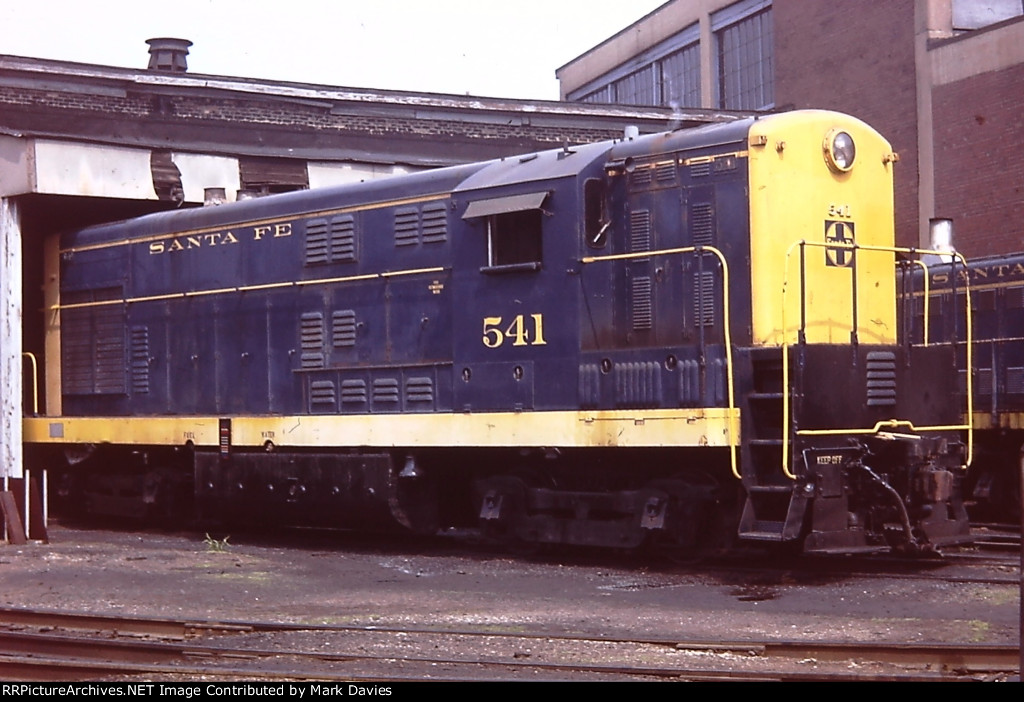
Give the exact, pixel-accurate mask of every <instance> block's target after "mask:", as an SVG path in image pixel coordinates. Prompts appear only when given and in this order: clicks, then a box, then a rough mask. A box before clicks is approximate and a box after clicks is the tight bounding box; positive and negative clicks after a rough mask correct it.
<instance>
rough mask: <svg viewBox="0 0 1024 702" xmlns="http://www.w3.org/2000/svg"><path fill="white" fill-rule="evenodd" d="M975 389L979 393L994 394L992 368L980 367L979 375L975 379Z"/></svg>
mask: <svg viewBox="0 0 1024 702" xmlns="http://www.w3.org/2000/svg"><path fill="white" fill-rule="evenodd" d="M974 382H975V385H974V389H975V391H976V392H977V393H978V394H979V395H991V394H992V369H991V368H979V369H978V377H977V379H976V380H975V381H974Z"/></svg>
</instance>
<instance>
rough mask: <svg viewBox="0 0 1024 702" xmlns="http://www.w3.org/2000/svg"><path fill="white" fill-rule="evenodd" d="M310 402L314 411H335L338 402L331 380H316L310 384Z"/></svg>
mask: <svg viewBox="0 0 1024 702" xmlns="http://www.w3.org/2000/svg"><path fill="white" fill-rule="evenodd" d="M309 402H310V405H312V408H313V410H314V411H321V412H324V411H329V410H333V409H334V408H335V406H336V405H337V402H338V397H337V393H336V392H335V390H334V382H333V381H330V380H314V381H313V382H312V383H310V384H309Z"/></svg>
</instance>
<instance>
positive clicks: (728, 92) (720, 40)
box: [568, 0, 775, 110]
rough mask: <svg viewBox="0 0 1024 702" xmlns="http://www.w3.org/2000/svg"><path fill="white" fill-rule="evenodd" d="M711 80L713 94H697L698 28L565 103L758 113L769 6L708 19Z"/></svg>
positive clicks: (768, 68)
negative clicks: (749, 111) (712, 107)
mask: <svg viewBox="0 0 1024 702" xmlns="http://www.w3.org/2000/svg"><path fill="white" fill-rule="evenodd" d="M710 25H711V26H710V29H711V39H712V44H713V46H711V47H708V48H710V49H711V51H710V54H711V57H712V61H711V65H705V66H704V71H705V73H704V78H705V79H706V78H708V77H709V74H710V77H711V81H710V84H711V85H713V86H714V92H715V94H714V95H713V96H705V95H702V93H701V82H702V74H701V68H702V67H701V45H700V30H699V26H698V24H692V25H690V26H689V27H687V28H686V29H684V30H683V31H681V32H679V33H678V34H675V35H674V36H672V37H670V38H668V39H666V40H665V41H663V42H660V43H659V44H657V45H655V46H652V47H650V48H649V49H647V50H645V51H644V52H643V53H641V54H639V55H636V56H634V57H633V58H631V59H630V60H629V61H627V62H625V63H623V64H622V65H620V66H619V67H618V68H616V69H614V70H612V71H609V72H608V73H606V74H604V75H603V76H601V77H599V78H597V79H595V80H593V81H591V82H590V83H588V84H587V85H585V86H582V87H581V88H580V89H579V90H577V91H575V92H573V93H570V94H569V95H568V99H569V100H578V101H581V102H591V103H617V104H621V105H650V106H665V107H668V106H671V107H681V108H688V107H702V106H703V105H704V102H705V100H706V102H707V104H708V105H714V106H716V107H719V108H725V109H732V110H761V109H765V108H769V107H772V106H773V105H774V103H775V95H774V82H775V81H774V69H773V65H774V45H773V36H772V3H771V0H738V1H737V2H733V3H731V4H728V5H723V6H722V7H721V9H719V10H716V11H714V12H712V13H711V16H710Z"/></svg>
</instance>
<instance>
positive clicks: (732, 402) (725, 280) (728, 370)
mask: <svg viewBox="0 0 1024 702" xmlns="http://www.w3.org/2000/svg"><path fill="white" fill-rule="evenodd" d="M698 250H699V251H701V252H704V251H708V252H710V253H712V254H714V255H715V256H717V257H718V260H719V261H720V262H721V263H722V304H723V305H724V307H725V313H724V315H723V318H722V326H723V328H724V335H725V340H724V341H725V374H726V385H728V388H729V390H728V394H729V460H730V464H731V466H732V474H733V475H734V476H736V478H737V480H742V479H743V477H742V476H741V475H740V470H739V459H738V457H737V455H736V449H737V433H738V432H737V431H736V426H735V422H736V418H735V414H736V399H735V390H734V387H733V372H732V334H731V333H730V331H729V325H730V320H729V264H728V262H727V261H726V260H725V254H723V253H722V252H721V251H719V250H718V249H716V248H715V247H714V246H684V247H682V248H675V249H658V250H657V251H637V252H634V253H624V254H609V255H607V256H585V257H583V258H581V259H580V263H582V264H588V263H598V262H601V261H625V260H628V259H635V258H651V257H653V256H669V255H672V254H684V253H696V252H697V251H698Z"/></svg>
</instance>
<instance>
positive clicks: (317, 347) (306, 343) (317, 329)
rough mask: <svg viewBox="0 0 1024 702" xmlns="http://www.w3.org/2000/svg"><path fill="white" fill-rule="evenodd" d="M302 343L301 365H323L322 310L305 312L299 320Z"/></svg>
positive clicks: (309, 366)
mask: <svg viewBox="0 0 1024 702" xmlns="http://www.w3.org/2000/svg"><path fill="white" fill-rule="evenodd" d="M299 335H300V341H301V345H302V359H301V363H302V367H303V368H323V367H324V315H323V313H322V312H306V313H305V314H303V315H302V319H301V321H300V331H299Z"/></svg>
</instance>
